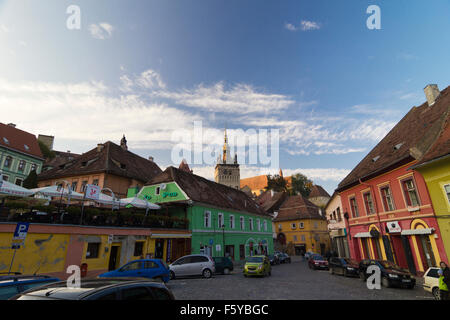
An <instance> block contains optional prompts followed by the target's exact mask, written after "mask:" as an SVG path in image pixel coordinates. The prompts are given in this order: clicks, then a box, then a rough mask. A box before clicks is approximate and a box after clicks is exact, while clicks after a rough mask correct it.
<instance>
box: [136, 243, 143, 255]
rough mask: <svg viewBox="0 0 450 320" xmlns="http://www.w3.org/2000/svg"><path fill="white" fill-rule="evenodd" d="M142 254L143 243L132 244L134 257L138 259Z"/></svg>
mask: <svg viewBox="0 0 450 320" xmlns="http://www.w3.org/2000/svg"><path fill="white" fill-rule="evenodd" d="M143 253H144V242H143V241H139V242H135V243H134V256H135V257H138V256H141V255H142V254H143Z"/></svg>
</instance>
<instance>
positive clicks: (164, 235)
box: [150, 233, 192, 239]
mask: <svg viewBox="0 0 450 320" xmlns="http://www.w3.org/2000/svg"><path fill="white" fill-rule="evenodd" d="M191 237H192V233H152V235H151V236H150V238H152V239H162V238H165V239H174V238H191Z"/></svg>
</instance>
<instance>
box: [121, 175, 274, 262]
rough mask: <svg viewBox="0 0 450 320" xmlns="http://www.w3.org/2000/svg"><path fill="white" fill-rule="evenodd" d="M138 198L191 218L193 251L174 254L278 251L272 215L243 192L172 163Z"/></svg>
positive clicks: (232, 254)
mask: <svg viewBox="0 0 450 320" xmlns="http://www.w3.org/2000/svg"><path fill="white" fill-rule="evenodd" d="M132 190H135V189H130V190H129V191H130V192H129V194H128V195H129V196H133V194H132ZM138 197H140V198H142V199H147V200H149V201H150V202H152V203H157V204H159V205H160V206H161V207H162V209H161V211H160V213H159V214H167V215H170V216H178V217H180V218H186V219H188V221H189V231H190V232H191V239H190V245H189V246H188V247H189V250H184V252H183V250H172V251H174V252H183V253H184V254H188V253H193V254H194V253H205V254H208V255H211V256H224V255H226V256H230V257H231V258H233V259H234V260H243V259H245V258H246V257H248V256H250V255H255V254H263V253H272V252H273V238H272V221H271V217H270V216H269V215H268V214H267V213H265V212H264V211H263V210H262V209H261V208H260V207H259V206H258V205H257V204H256V202H254V201H253V200H252V199H251V198H249V197H248V196H247V195H246V194H245V193H244V192H242V191H240V190H236V189H233V188H230V187H228V186H225V185H222V184H218V183H215V182H213V181H210V180H207V179H205V178H202V177H200V176H197V175H195V174H193V173H191V172H190V171H189V170H182V169H181V170H180V169H176V168H174V167H169V168H167V169H166V170H165V171H164V172H162V173H161V174H159V175H158V176H156V177H155V178H153V179H152V180H151V181H150V182H149V183H148V185H147V186H145V187H143V188H142V189H141V190H140V192H139V193H138ZM175 243H176V242H175V241H174V244H175ZM187 251H190V252H187ZM175 258H178V257H173V259H172V261H173V260H174V259H175Z"/></svg>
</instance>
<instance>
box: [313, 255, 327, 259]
mask: <svg viewBox="0 0 450 320" xmlns="http://www.w3.org/2000/svg"><path fill="white" fill-rule="evenodd" d="M312 258H313V259H314V260H325V259H324V258H323V257H322V256H321V255H320V254H314V255H313V256H312Z"/></svg>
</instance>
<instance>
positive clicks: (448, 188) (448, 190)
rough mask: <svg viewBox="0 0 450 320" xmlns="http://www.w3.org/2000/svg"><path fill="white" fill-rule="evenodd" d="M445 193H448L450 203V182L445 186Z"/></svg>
mask: <svg viewBox="0 0 450 320" xmlns="http://www.w3.org/2000/svg"><path fill="white" fill-rule="evenodd" d="M444 190H445V193H446V194H447V199H448V202H449V203H450V184H447V185H446V186H444Z"/></svg>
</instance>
